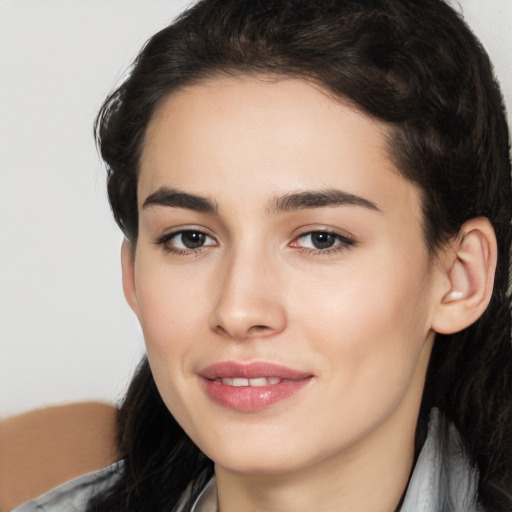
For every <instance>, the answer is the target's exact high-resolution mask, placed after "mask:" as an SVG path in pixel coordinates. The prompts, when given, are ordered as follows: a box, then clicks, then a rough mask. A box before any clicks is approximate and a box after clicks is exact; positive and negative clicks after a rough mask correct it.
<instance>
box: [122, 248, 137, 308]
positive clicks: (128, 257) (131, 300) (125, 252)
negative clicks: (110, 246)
mask: <svg viewBox="0 0 512 512" xmlns="http://www.w3.org/2000/svg"><path fill="white" fill-rule="evenodd" d="M121 268H122V273H123V292H124V296H125V298H126V302H128V305H129V306H130V308H132V310H133V312H134V313H135V315H137V318H139V307H138V303H137V293H136V291H137V290H136V285H135V251H134V248H133V245H132V242H130V241H128V240H127V239H124V240H123V245H122V246H121Z"/></svg>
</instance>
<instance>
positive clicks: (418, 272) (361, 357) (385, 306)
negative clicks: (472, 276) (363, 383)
mask: <svg viewBox="0 0 512 512" xmlns="http://www.w3.org/2000/svg"><path fill="white" fill-rule="evenodd" d="M397 256H398V257H397ZM411 259H412V260H413V261H411ZM426 265H427V262H426V260H425V258H424V257H423V255H418V256H417V257H416V258H414V255H412V257H409V258H407V256H406V255H405V254H404V255H403V257H402V258H400V257H399V255H397V254H391V253H390V255H389V256H388V257H386V254H381V255H380V257H379V258H375V259H374V260H373V261H371V262H366V264H365V265H361V266H359V265H358V268H357V269H355V268H348V266H347V267H346V268H343V269H342V270H340V272H338V273H333V274H332V276H331V277H330V279H329V280H327V279H325V280H323V282H322V286H321V288H319V287H318V286H317V287H316V288H315V283H314V282H313V281H308V280H302V281H300V287H301V289H300V290H298V295H299V296H300V297H302V298H303V299H302V300H301V301H300V308H299V309H298V310H297V312H296V315H297V321H299V322H300V323H301V324H302V325H303V328H304V329H305V330H307V334H306V336H307V338H309V339H317V340H319V342H320V343H322V346H323V347H324V349H325V350H326V351H328V352H329V353H330V354H331V357H332V358H333V359H334V358H335V359H337V360H339V361H341V364H342V365H343V367H344V374H345V375H350V376H351V378H354V376H355V375H356V374H358V377H357V378H358V379H359V378H361V380H364V379H365V378H370V381H371V380H375V374H384V373H386V372H388V373H390V374H393V373H394V372H395V373H397V372H400V373H402V374H403V373H404V372H405V373H409V372H410V371H412V370H413V368H414V364H415V360H417V358H418V357H419V353H420V351H421V349H422V344H423V342H424V341H425V339H426V338H427V336H428V333H429V328H428V318H429V310H428V307H429V305H428V303H429V299H428V288H429V285H428V279H427V277H426V276H427V272H426V268H427V267H426ZM361 268H365V269H368V270H366V271H364V272H362V271H361V270H360V269H361ZM317 284H318V283H317ZM312 290H315V291H313V292H312ZM299 319H300V320H299ZM358 372H359V373H358ZM361 372H362V373H361ZM390 378H392V379H394V378H395V377H394V375H391V376H390ZM397 378H398V377H397Z"/></svg>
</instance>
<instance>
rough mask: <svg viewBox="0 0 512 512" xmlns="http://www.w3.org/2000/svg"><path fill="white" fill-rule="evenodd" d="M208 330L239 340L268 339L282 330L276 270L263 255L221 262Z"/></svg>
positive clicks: (283, 327) (284, 318) (237, 256)
mask: <svg viewBox="0 0 512 512" xmlns="http://www.w3.org/2000/svg"><path fill="white" fill-rule="evenodd" d="M221 274H222V275H221V276H220V277H219V279H218V281H217V283H218V287H217V290H218V294H217V296H216V302H215V304H214V306H213V309H212V312H211V315H210V327H211V328H212V329H213V330H214V331H215V332H216V333H217V334H219V335H221V336H224V337H227V338H230V339H233V340H237V341H243V340H247V339H251V338H258V337H268V336H271V335H274V334H278V333H280V332H282V331H283V330H284V329H285V327H286V311H285V307H284V303H283V300H282V296H281V291H280V287H279V285H278V282H279V278H278V274H279V271H278V269H277V268H275V267H273V266H272V265H271V264H270V263H269V261H268V259H265V257H264V256H263V255H261V254H260V255H259V256H258V255H256V254H250V255H248V254H247V253H245V255H244V254H241V253H239V254H238V255H234V256H233V257H232V258H230V260H229V261H226V262H225V269H224V272H222V273H221Z"/></svg>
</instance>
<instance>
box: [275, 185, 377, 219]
mask: <svg viewBox="0 0 512 512" xmlns="http://www.w3.org/2000/svg"><path fill="white" fill-rule="evenodd" d="M328 206H362V207H363V208H368V209H370V210H374V211H377V212H380V211H381V210H380V209H379V208H378V207H377V205H376V204H375V203H373V202H372V201H369V200H368V199H365V198H364V197H360V196H356V195H354V194H350V193H348V192H344V191H342V190H337V189H327V190H313V191H305V192H296V193H292V194H286V195H284V196H280V197H276V198H275V199H274V200H273V201H272V202H271V204H270V207H269V208H268V210H269V212H271V213H279V212H286V211H291V210H303V209H307V208H324V207H328Z"/></svg>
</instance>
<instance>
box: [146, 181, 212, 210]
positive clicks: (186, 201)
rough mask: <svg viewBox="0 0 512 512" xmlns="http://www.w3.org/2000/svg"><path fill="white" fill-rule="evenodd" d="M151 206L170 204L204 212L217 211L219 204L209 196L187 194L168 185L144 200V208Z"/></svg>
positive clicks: (174, 206) (170, 205)
mask: <svg viewBox="0 0 512 512" xmlns="http://www.w3.org/2000/svg"><path fill="white" fill-rule="evenodd" d="M150 206H168V207H173V208H186V209H187V210H194V211H196V212H203V213H217V212H218V206H217V204H216V203H215V202H214V201H212V200H210V199H208V198H207V197H201V196H197V195H195V194H187V193H186V192H180V191H179V190H175V189H172V188H168V187H162V188H159V189H158V190H157V191H156V192H153V193H152V194H150V195H149V196H148V197H147V198H146V199H145V201H144V203H143V205H142V208H143V209H144V208H148V207H150Z"/></svg>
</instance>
